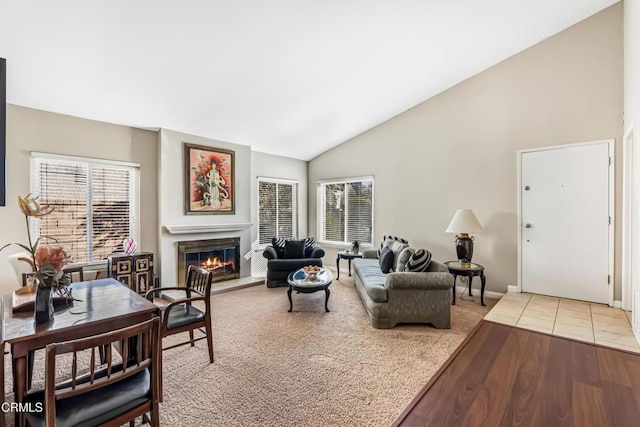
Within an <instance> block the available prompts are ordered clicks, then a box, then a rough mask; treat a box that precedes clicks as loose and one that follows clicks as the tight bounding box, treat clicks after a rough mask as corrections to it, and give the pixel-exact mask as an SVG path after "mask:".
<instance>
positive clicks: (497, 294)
mask: <svg viewBox="0 0 640 427" xmlns="http://www.w3.org/2000/svg"><path fill="white" fill-rule="evenodd" d="M468 289H469V287H468V286H456V294H460V293H462V292H466V293H467V294H466V295H468V292H469V291H468ZM471 292H472V293H473V296H480V289H476V288H472V289H471ZM484 296H485V297H489V298H498V299H500V298H502V297H503V296H504V292H494V291H487V290H485V291H484Z"/></svg>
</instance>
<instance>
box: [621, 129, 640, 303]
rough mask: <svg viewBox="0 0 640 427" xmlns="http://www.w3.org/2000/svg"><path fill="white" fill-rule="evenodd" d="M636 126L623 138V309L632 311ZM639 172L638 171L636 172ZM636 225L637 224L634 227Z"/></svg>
mask: <svg viewBox="0 0 640 427" xmlns="http://www.w3.org/2000/svg"><path fill="white" fill-rule="evenodd" d="M634 128H635V126H634V123H632V124H631V126H629V128H628V129H627V131H626V132H625V133H624V137H623V138H622V149H623V152H622V159H623V160H622V161H623V164H622V301H621V303H622V309H623V310H627V311H630V310H631V305H632V304H631V302H632V298H633V297H632V295H633V294H632V291H633V288H632V285H633V283H632V278H633V273H632V271H633V265H634V263H633V262H632V257H633V252H632V249H633V245H634V244H635V245H637V244H640V242H635V243H634V242H633V235H632V233H633V230H634V228H635V227H637V226H638V223H637V222H636V221H633V191H634V190H635V191H638V183H637V182H634V180H633V176H634V173H633V172H634V170H636V168H637V166H636V165H635V164H634V160H635V157H634V156H635V153H636V151H637V149H638V148H637V147H636V146H635V130H634ZM636 171H637V170H636ZM634 223H635V224H636V225H635V227H634Z"/></svg>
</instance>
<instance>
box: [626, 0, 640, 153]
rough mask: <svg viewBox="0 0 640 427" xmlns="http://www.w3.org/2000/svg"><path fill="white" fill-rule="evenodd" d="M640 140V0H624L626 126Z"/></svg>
mask: <svg viewBox="0 0 640 427" xmlns="http://www.w3.org/2000/svg"><path fill="white" fill-rule="evenodd" d="M632 125H635V136H636V139H635V141H636V143H637V142H638V141H640V138H638V136H639V135H640V128H639V126H640V1H638V0H627V1H625V2H624V128H625V131H627V130H628V129H629V128H630V127H631V126H632Z"/></svg>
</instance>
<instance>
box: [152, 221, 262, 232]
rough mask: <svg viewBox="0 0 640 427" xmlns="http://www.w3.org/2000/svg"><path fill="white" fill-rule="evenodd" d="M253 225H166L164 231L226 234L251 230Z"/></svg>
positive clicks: (247, 223)
mask: <svg viewBox="0 0 640 427" xmlns="http://www.w3.org/2000/svg"><path fill="white" fill-rule="evenodd" d="M252 225H253V224H251V223H249V222H246V223H232V224H200V225H191V224H189V225H165V226H164V229H165V230H167V231H168V232H169V234H197V233H224V232H227V231H242V230H247V229H249V228H251V226H252Z"/></svg>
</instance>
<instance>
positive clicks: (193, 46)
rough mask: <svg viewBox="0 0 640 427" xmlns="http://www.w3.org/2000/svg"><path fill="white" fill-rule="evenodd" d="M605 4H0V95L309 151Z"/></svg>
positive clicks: (393, 0)
mask: <svg viewBox="0 0 640 427" xmlns="http://www.w3.org/2000/svg"><path fill="white" fill-rule="evenodd" d="M616 2H617V1H615V0H449V1H446V0H412V1H408V0H384V1H382V0H323V1H320V0H227V1H222V0H210V1H206V0H180V1H176V0H174V1H171V0H135V1H132V0H92V1H86V0H57V1H50V0H30V1H24V0H0V57H4V58H7V70H8V93H7V102H9V103H11V104H17V105H23V106H27V107H32V108H38V109H42V110H47V111H53V112H58V113H63V114H70V115H73V116H79V117H84V118H89V119H94V120H101V121H106V122H111V123H118V124H125V125H130V126H138V127H151V128H158V127H165V128H169V129H173V130H178V131H182V132H186V133H190V134H194V135H200V136H205V137H209V138H213V139H218V140H223V141H228V142H234V143H238V144H243V145H250V146H252V148H253V149H254V150H257V151H262V152H267V153H272V154H279V155H284V156H288V157H294V158H299V159H304V160H308V159H311V158H313V157H315V156H317V155H318V154H320V153H322V152H324V151H326V150H327V149H329V148H331V147H334V146H336V145H338V144H340V143H342V142H344V141H346V140H348V139H349V138H351V137H353V136H355V135H357V134H359V133H361V132H363V131H365V130H367V129H370V128H372V127H374V126H376V125H377V124H379V123H382V122H384V121H385V120H387V119H389V118H391V117H393V116H395V115H397V114H399V113H401V112H403V111H405V110H407V109H408V108H411V107H412V106H414V105H416V104H419V103H420V102H422V101H425V100H426V99H428V98H430V97H432V96H434V95H436V94H438V93H440V92H442V91H444V90H446V89H447V88H449V87H451V86H453V85H455V84H457V83H459V82H461V81H462V80H464V79H466V78H468V77H471V76H473V75H474V74H477V73H478V72H480V71H482V70H484V69H486V68H488V67H490V66H492V65H494V64H496V63H498V62H500V61H502V60H504V59H506V58H508V57H509V56H512V55H514V54H516V53H518V52H520V51H522V50H524V49H526V48H527V47H529V46H532V45H534V44H536V43H538V42H540V41H541V40H543V39H545V38H547V37H550V36H552V35H553V34H556V33H558V32H559V31H561V30H563V29H565V28H567V27H569V26H571V25H573V24H575V23H577V22H579V21H581V20H583V19H585V18H587V17H589V16H590V15H592V14H594V13H596V12H598V11H600V10H602V9H604V8H606V7H608V6H610V5H612V4H614V3H616Z"/></svg>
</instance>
